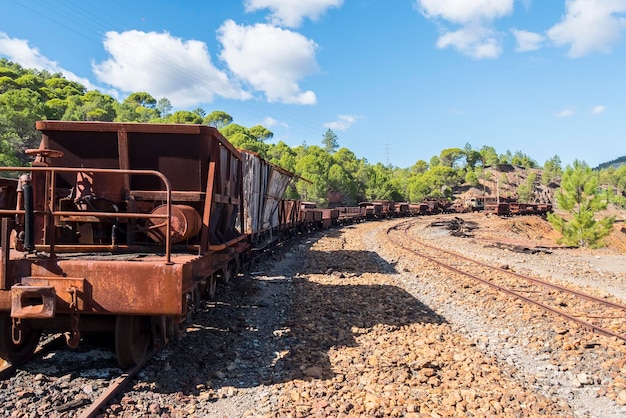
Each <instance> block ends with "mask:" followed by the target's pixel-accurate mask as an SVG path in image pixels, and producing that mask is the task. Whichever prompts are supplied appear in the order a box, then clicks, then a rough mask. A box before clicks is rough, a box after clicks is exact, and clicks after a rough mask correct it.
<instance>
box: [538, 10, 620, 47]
mask: <svg viewBox="0 0 626 418" xmlns="http://www.w3.org/2000/svg"><path fill="white" fill-rule="evenodd" d="M565 9H566V12H565V16H563V19H562V20H561V22H559V23H558V24H556V25H554V26H553V27H552V28H551V29H550V30H548V32H547V33H548V37H549V38H550V40H551V41H552V42H553V43H554V44H556V45H558V46H566V47H568V48H569V55H570V56H571V57H574V58H578V57H582V56H584V55H587V54H589V53H592V52H596V51H601V52H609V51H610V50H611V46H612V45H613V44H615V43H616V42H617V41H618V40H619V39H620V37H621V33H622V31H623V30H624V29H626V18H625V16H624V13H625V12H626V0H567V1H566V3H565Z"/></svg>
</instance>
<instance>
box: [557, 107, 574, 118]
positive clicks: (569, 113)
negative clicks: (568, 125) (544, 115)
mask: <svg viewBox="0 0 626 418" xmlns="http://www.w3.org/2000/svg"><path fill="white" fill-rule="evenodd" d="M573 114H574V111H573V110H572V109H563V110H561V111H560V112H557V113H555V114H554V117H555V118H559V119H562V118H569V117H570V116H572V115H573Z"/></svg>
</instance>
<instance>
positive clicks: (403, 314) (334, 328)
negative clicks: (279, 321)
mask: <svg viewBox="0 0 626 418" xmlns="http://www.w3.org/2000/svg"><path fill="white" fill-rule="evenodd" d="M295 280H296V283H295V287H296V294H297V297H296V305H295V306H294V316H293V318H294V319H293V320H292V322H291V323H290V324H289V327H290V330H291V333H290V335H289V336H288V337H287V341H286V345H287V346H290V347H291V349H290V352H289V354H288V355H287V356H286V357H285V358H284V359H283V360H282V361H283V364H281V365H280V367H281V369H282V373H284V376H283V378H282V379H279V381H287V380H292V379H311V378H321V379H329V378H332V377H333V376H334V373H333V371H332V368H331V364H330V361H329V357H328V350H329V349H331V348H332V347H356V346H358V342H357V340H356V338H357V337H358V336H360V335H363V334H367V333H369V332H378V333H387V332H394V331H397V330H398V329H399V328H401V327H403V326H406V325H410V324H415V323H420V324H428V323H432V324H442V323H445V322H446V321H445V319H444V318H443V317H442V316H440V315H438V314H436V313H435V312H434V311H432V310H431V309H430V308H429V307H428V306H426V305H424V304H423V303H421V302H420V301H419V300H417V299H415V298H414V297H413V296H412V295H411V294H409V293H407V292H405V291H404V290H402V289H400V288H398V287H396V286H391V285H350V284H346V285H321V284H318V283H314V282H310V281H308V280H307V279H304V278H299V279H295ZM374 328H375V330H374ZM363 361H366V359H363Z"/></svg>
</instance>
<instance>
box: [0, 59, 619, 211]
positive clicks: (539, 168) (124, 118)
mask: <svg viewBox="0 0 626 418" xmlns="http://www.w3.org/2000/svg"><path fill="white" fill-rule="evenodd" d="M45 119H56V120H74V121H110V122H112V121H115V122H148V123H193V124H205V125H208V126H213V127H215V128H217V129H218V130H219V131H220V132H221V133H222V134H223V135H224V136H225V137H226V138H228V139H229V141H231V142H232V143H233V145H235V146H236V147H239V148H243V149H248V150H252V151H255V152H257V153H258V154H260V155H261V156H262V157H264V158H265V159H267V160H268V161H270V162H272V163H274V164H276V165H279V166H281V167H283V168H284V169H286V170H289V171H292V172H294V173H296V174H297V175H298V176H299V177H300V178H303V179H306V180H307V181H302V180H300V181H297V182H296V183H295V184H293V185H292V186H291V187H290V189H289V190H288V192H287V194H288V195H287V197H289V198H298V199H303V200H307V201H314V202H316V203H317V204H318V205H319V206H339V205H355V204H356V203H358V202H360V201H366V200H382V199H385V200H386V199H392V200H396V201H411V202H417V201H421V200H422V199H424V198H425V197H441V198H446V199H449V200H454V199H456V198H458V197H459V196H460V195H462V194H467V193H476V194H486V195H495V194H500V195H501V196H506V197H514V198H517V199H518V200H520V201H523V202H534V201H541V202H544V201H550V202H555V199H554V193H555V190H557V188H558V186H559V184H560V181H561V178H562V175H563V167H562V164H561V161H560V159H559V157H558V156H556V155H555V156H554V157H552V158H550V159H549V160H547V161H545V163H544V164H543V165H539V164H538V163H537V161H535V160H534V159H532V158H531V157H530V156H528V155H526V154H524V153H523V152H522V151H519V150H517V151H513V152H511V151H510V150H506V151H505V152H503V153H498V151H497V150H496V149H494V148H493V147H491V146H480V147H474V146H472V145H470V144H466V145H465V146H464V147H463V148H448V149H443V150H441V152H440V153H439V155H434V156H432V157H431V158H430V159H429V160H428V161H426V160H423V159H419V160H417V161H416V162H415V164H413V165H412V166H411V167H406V168H401V167H395V166H392V165H384V164H382V163H375V164H371V163H369V162H368V161H367V160H366V159H365V158H360V157H359V156H357V155H355V154H354V152H352V151H351V150H349V149H348V148H345V147H341V146H340V143H341V138H339V137H338V136H337V135H336V134H335V133H334V132H333V131H332V130H330V129H328V130H327V131H326V132H323V131H320V142H319V145H316V144H307V143H306V142H304V141H303V142H302V144H301V145H298V146H295V147H291V146H289V145H287V144H286V143H284V142H282V141H278V142H272V139H273V136H274V134H273V133H272V132H271V131H270V130H269V129H267V128H266V127H264V126H261V125H257V126H252V127H245V126H242V125H239V124H237V123H235V120H234V118H233V117H232V116H231V115H229V114H227V113H225V112H223V111H220V110H212V111H210V112H207V111H205V110H204V109H201V108H196V109H193V110H174V109H173V108H172V105H171V103H170V102H169V100H168V99H167V98H159V99H157V98H154V97H152V96H151V95H150V94H149V93H147V92H134V93H132V94H129V95H128V96H127V97H126V98H125V99H124V100H122V101H118V100H116V99H115V98H114V97H112V96H110V95H107V94H104V93H101V92H99V91H97V90H87V89H86V88H85V86H82V85H81V84H79V83H76V82H73V81H69V80H67V79H66V78H64V77H63V76H62V75H61V74H52V73H48V72H46V71H39V70H33V69H26V68H22V67H21V66H20V65H18V64H15V63H12V62H10V61H7V60H6V59H0V164H2V165H4V166H13V165H27V164H28V163H29V162H30V158H29V157H27V156H26V155H25V153H24V151H25V150H26V149H28V148H36V147H37V146H38V144H39V140H40V137H39V134H38V132H37V131H36V130H35V121H37V120H45ZM594 175H595V176H598V181H599V184H600V185H602V186H603V188H604V190H605V192H604V195H605V200H606V201H607V202H610V203H613V204H615V205H616V206H619V207H622V208H623V207H625V206H626V201H625V198H624V196H623V192H624V190H625V189H626V165H622V166H619V167H616V166H615V165H614V164H611V165H610V166H609V167H607V168H605V169H602V170H599V171H594Z"/></svg>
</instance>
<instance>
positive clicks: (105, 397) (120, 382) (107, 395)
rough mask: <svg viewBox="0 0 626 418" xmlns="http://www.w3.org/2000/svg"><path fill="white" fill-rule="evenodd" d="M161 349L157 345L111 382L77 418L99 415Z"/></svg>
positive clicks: (90, 417) (160, 346)
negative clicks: (137, 362)
mask: <svg viewBox="0 0 626 418" xmlns="http://www.w3.org/2000/svg"><path fill="white" fill-rule="evenodd" d="M162 348H163V346H162V345H159V346H157V347H155V348H154V349H152V350H151V351H150V352H149V353H147V355H146V356H145V357H144V359H143V360H142V361H141V362H140V363H139V364H137V365H135V366H134V367H132V368H131V369H129V370H128V371H126V372H124V373H122V374H121V375H120V376H119V377H117V378H116V379H115V380H113V381H112V382H111V384H110V385H109V387H108V388H107V389H106V390H105V391H104V392H102V394H101V395H100V396H99V397H98V398H97V399H96V400H95V401H94V402H93V403H92V404H91V405H90V406H89V407H88V408H86V409H85V410H83V411H81V413H80V415H78V416H79V418H93V417H95V416H97V415H99V413H100V410H101V409H103V408H105V407H106V406H107V405H108V403H109V401H110V400H111V398H113V397H114V396H115V395H117V394H118V393H119V392H120V391H121V390H122V389H124V387H125V386H126V385H127V384H128V382H130V381H131V379H133V378H134V377H135V376H137V374H139V372H140V371H142V370H143V368H144V366H145V365H146V363H148V361H150V360H151V359H152V357H154V355H155V354H156V353H158V352H159V351H160V350H161V349H162Z"/></svg>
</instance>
